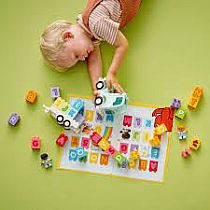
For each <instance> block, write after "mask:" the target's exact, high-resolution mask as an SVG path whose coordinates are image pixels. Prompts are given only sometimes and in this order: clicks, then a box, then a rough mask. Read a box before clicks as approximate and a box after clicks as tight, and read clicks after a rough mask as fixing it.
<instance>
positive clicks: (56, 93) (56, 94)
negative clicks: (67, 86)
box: [50, 87, 61, 100]
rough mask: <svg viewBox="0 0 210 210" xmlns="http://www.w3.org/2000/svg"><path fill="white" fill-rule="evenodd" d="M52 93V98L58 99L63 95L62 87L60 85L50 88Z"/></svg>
mask: <svg viewBox="0 0 210 210" xmlns="http://www.w3.org/2000/svg"><path fill="white" fill-rule="evenodd" d="M50 95H51V97H52V99H54V100H55V99H57V98H58V97H60V96H61V94H60V88H59V87H52V88H50Z"/></svg>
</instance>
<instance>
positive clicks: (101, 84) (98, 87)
mask: <svg viewBox="0 0 210 210" xmlns="http://www.w3.org/2000/svg"><path fill="white" fill-rule="evenodd" d="M103 88H104V82H102V81H98V82H97V83H96V89H97V90H101V89H103Z"/></svg>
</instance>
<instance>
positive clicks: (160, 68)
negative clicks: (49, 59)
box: [0, 0, 210, 210]
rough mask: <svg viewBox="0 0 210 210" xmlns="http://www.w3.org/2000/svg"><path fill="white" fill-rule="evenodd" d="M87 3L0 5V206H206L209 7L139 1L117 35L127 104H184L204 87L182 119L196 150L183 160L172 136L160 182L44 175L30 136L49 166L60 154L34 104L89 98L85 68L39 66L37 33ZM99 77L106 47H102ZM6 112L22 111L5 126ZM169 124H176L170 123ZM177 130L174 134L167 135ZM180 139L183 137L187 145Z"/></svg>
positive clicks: (17, 209) (38, 209)
mask: <svg viewBox="0 0 210 210" xmlns="http://www.w3.org/2000/svg"><path fill="white" fill-rule="evenodd" d="M85 3H86V1H85V0H77V1H73V0H59V1H50V0H36V1H30V0H19V1H17V0H16V1H15V0H7V1H6V0H5V1H3V0H1V3H0V27H1V28H0V64H1V76H0V78H1V79H0V90H1V106H0V107H1V111H0V166H1V171H0V210H12V209H14V210H46V209H50V210H54V209H55V210H59V209H86V210H89V209H91V210H95V209H100V210H103V209H104V210H105V209H115V210H116V209H121V210H136V209H146V210H150V209H161V210H165V209H176V210H179V209H180V210H182V209H185V210H198V209H202V210H208V209H210V199H209V195H210V184H209V179H210V167H209V162H208V160H209V152H210V141H209V139H208V135H209V133H208V131H209V130H208V129H209V128H208V126H209V123H210V118H209V109H208V107H209V103H210V95H209V76H210V61H209V56H210V38H209V34H210V24H209V21H210V1H209V0H200V1H198V0H176V1H172V0H144V2H143V5H142V8H141V12H139V14H138V16H137V17H136V19H135V20H134V21H133V22H132V23H131V24H129V26H128V27H127V28H126V29H125V30H123V32H124V34H125V35H126V36H127V38H128V40H129V43H130V48H129V53H128V56H127V58H126V60H125V62H124V63H123V65H122V66H121V69H120V72H119V74H118V79H119V81H120V83H121V84H122V86H123V87H124V88H125V89H126V91H127V93H128V95H129V98H130V100H131V101H137V102H142V103H148V104H155V105H159V106H165V105H168V104H170V101H171V99H172V98H173V97H179V98H180V99H182V102H183V104H184V105H186V103H187V101H188V98H189V96H190V94H191V92H192V89H193V87H194V85H196V84H198V85H202V86H203V87H204V97H203V99H202V101H201V103H200V105H199V107H198V109H197V110H196V111H195V112H191V111H188V116H187V117H186V119H185V120H184V121H183V122H182V123H184V124H185V125H186V126H187V130H188V137H189V139H190V138H191V137H193V136H199V137H200V138H201V139H202V146H201V148H200V150H199V151H198V152H193V155H192V157H191V158H190V159H189V160H184V159H182V158H181V157H180V151H181V149H183V148H184V147H185V146H186V145H187V142H183V143H180V142H178V140H177V134H176V133H175V131H174V133H173V138H172V141H171V149H170V154H169V163H168V169H167V174H166V177H165V182H164V184H157V183H151V182H144V181H135V180H127V179H119V178H110V177H103V176H97V175H90V174H85V173H79V172H68V171H62V170H56V168H55V167H54V168H53V169H52V170H44V169H41V167H40V159H39V153H36V152H33V151H31V148H30V139H31V137H32V136H34V135H35V136H40V137H41V138H42V143H43V144H42V145H43V147H42V150H41V152H44V151H47V152H48V153H49V154H50V157H52V158H53V160H54V163H55V162H57V161H58V148H57V147H56V145H55V142H54V139H55V138H56V137H57V136H58V135H59V133H60V132H61V128H60V127H58V126H57V125H56V122H55V121H54V120H52V119H51V118H50V117H49V116H45V114H44V112H43V109H42V104H43V103H45V104H47V105H50V104H51V103H52V100H51V98H50V94H49V88H50V87H52V86H59V87H60V88H61V90H62V96H63V97H64V98H66V96H67V94H68V93H72V94H81V95H91V88H90V87H91V86H90V81H89V78H88V74H87V70H86V64H85V63H79V64H77V65H76V66H75V67H74V68H73V69H72V70H70V71H68V72H66V73H58V72H56V71H54V70H53V69H51V68H50V67H48V66H47V65H45V64H44V62H43V59H42V57H41V55H40V52H39V37H40V34H41V33H42V30H43V29H44V28H45V27H46V26H47V25H48V24H49V23H51V22H52V21H54V20H56V19H68V20H72V21H73V22H75V18H76V16H77V14H78V13H79V12H80V11H82V9H83V8H84V6H85ZM101 47H102V56H103V66H104V72H106V71H107V70H108V67H109V65H110V63H111V58H112V55H113V48H112V47H110V46H109V45H108V44H102V46H101ZM28 89H34V90H36V91H38V94H39V96H38V101H37V103H36V104H34V105H28V104H26V102H25V101H24V97H25V94H26V91H27V90H28ZM11 112H17V113H19V114H20V115H21V122H20V124H19V125H18V126H17V127H10V126H9V125H8V124H7V118H8V117H9V115H10V114H11ZM175 124H176V125H177V124H178V121H177V120H176V122H175ZM174 130H175V129H174ZM189 139H188V141H189Z"/></svg>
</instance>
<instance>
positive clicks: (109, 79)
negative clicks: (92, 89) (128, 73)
mask: <svg viewBox="0 0 210 210" xmlns="http://www.w3.org/2000/svg"><path fill="white" fill-rule="evenodd" d="M106 84H107V87H108V89H109V90H110V89H111V87H113V88H114V90H115V91H116V92H118V93H124V92H125V91H124V90H123V88H122V87H121V86H120V84H119V82H118V81H117V79H116V77H115V75H114V74H112V73H108V74H107V76H106Z"/></svg>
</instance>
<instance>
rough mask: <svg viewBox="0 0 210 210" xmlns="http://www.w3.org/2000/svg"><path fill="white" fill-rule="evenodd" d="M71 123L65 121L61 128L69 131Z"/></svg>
mask: <svg viewBox="0 0 210 210" xmlns="http://www.w3.org/2000/svg"><path fill="white" fill-rule="evenodd" d="M70 125H71V122H70V121H69V120H65V121H64V122H63V126H64V128H65V129H66V130H68V129H70Z"/></svg>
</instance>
